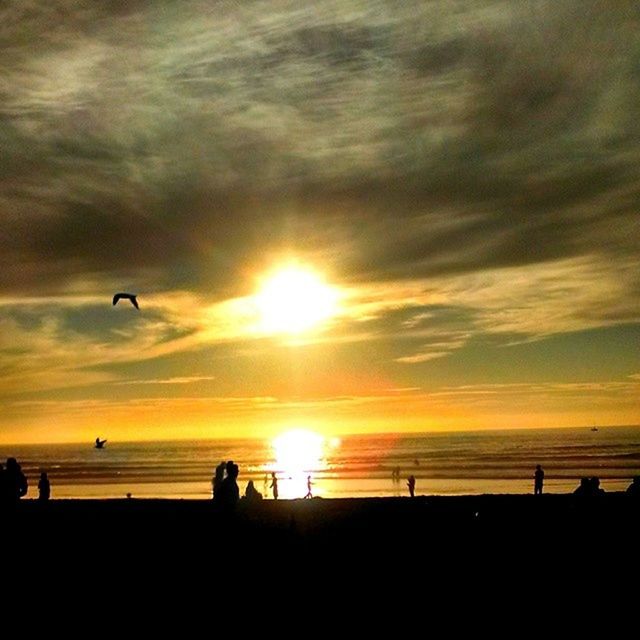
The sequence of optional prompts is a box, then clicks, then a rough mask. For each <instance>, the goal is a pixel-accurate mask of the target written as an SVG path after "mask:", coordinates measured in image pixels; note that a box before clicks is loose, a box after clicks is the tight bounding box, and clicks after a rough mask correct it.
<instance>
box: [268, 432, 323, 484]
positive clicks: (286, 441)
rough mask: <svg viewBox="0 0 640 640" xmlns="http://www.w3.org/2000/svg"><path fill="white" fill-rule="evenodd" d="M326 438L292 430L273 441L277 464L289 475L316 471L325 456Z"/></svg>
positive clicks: (316, 434)
mask: <svg viewBox="0 0 640 640" xmlns="http://www.w3.org/2000/svg"><path fill="white" fill-rule="evenodd" d="M324 446H325V441H324V437H323V436H321V435H320V434H319V433H315V432H314V431H308V430H306V429H292V430H291V431H285V432H284V433H281V434H280V435H279V436H278V437H277V438H275V439H274V440H273V448H274V451H275V457H276V464H277V466H278V468H279V469H280V470H282V471H284V472H286V473H289V474H296V473H301V472H304V471H312V470H316V469H317V468H318V467H319V466H321V463H322V458H323V456H324Z"/></svg>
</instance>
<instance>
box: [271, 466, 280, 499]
mask: <svg viewBox="0 0 640 640" xmlns="http://www.w3.org/2000/svg"><path fill="white" fill-rule="evenodd" d="M271 489H273V499H274V500H277V499H278V478H276V473H275V471H272V472H271Z"/></svg>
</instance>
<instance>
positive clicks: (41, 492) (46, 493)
mask: <svg viewBox="0 0 640 640" xmlns="http://www.w3.org/2000/svg"><path fill="white" fill-rule="evenodd" d="M50 497H51V483H50V482H49V478H48V476H47V472H46V471H43V472H42V473H41V474H40V480H39V481H38V500H43V501H45V500H48V499H49V498H50Z"/></svg>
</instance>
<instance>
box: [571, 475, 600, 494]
mask: <svg viewBox="0 0 640 640" xmlns="http://www.w3.org/2000/svg"><path fill="white" fill-rule="evenodd" d="M603 493H604V489H601V488H600V478H597V477H595V476H594V477H593V478H581V480H580V486H579V487H578V488H577V489H576V490H575V491H574V492H573V495H575V496H582V497H585V498H591V497H593V496H600V495H602V494H603Z"/></svg>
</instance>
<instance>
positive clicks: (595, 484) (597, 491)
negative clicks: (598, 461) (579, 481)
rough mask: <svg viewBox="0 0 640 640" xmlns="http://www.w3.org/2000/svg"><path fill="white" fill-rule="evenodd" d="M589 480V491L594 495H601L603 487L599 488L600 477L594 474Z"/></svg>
mask: <svg viewBox="0 0 640 640" xmlns="http://www.w3.org/2000/svg"><path fill="white" fill-rule="evenodd" d="M590 482H591V493H592V495H594V496H601V495H602V494H603V493H604V489H601V488H600V478H598V477H596V476H594V477H593V478H591V480H590Z"/></svg>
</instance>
